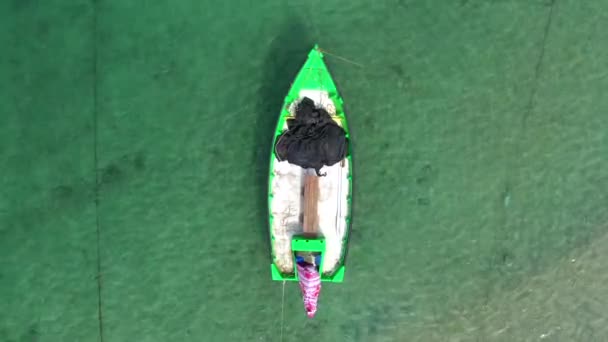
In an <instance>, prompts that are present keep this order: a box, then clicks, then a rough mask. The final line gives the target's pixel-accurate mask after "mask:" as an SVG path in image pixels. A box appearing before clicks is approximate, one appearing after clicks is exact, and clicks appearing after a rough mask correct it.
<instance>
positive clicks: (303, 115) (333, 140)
mask: <svg viewBox="0 0 608 342" xmlns="http://www.w3.org/2000/svg"><path fill="white" fill-rule="evenodd" d="M347 149H348V138H347V137H346V131H344V129H343V128H342V127H340V126H339V125H338V124H337V123H336V122H335V121H334V120H332V118H331V116H330V115H329V113H327V111H326V110H325V109H323V108H316V107H315V103H314V101H313V100H311V99H309V98H307V97H305V98H303V99H302V101H300V103H299V104H298V105H297V107H296V113H295V118H293V119H288V120H287V130H286V131H285V132H283V133H282V134H281V135H280V136H279V138H278V139H277V143H276V145H275V154H276V156H277V158H278V159H279V160H280V161H283V160H287V161H288V162H289V163H290V164H295V165H298V166H300V167H302V168H305V169H309V168H312V169H315V171H316V173H317V176H325V174H321V173H320V170H321V168H323V166H332V165H334V164H336V163H337V162H339V161H341V160H342V159H344V158H345V157H346V153H347Z"/></svg>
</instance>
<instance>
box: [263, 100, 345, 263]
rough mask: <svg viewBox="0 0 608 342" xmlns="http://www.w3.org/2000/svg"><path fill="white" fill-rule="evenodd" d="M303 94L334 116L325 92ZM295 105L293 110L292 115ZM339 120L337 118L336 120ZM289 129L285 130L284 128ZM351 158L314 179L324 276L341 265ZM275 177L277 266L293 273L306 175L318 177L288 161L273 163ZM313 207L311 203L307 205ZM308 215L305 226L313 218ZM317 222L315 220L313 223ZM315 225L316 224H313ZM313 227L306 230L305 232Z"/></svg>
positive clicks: (303, 203) (272, 207)
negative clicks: (293, 251)
mask: <svg viewBox="0 0 608 342" xmlns="http://www.w3.org/2000/svg"><path fill="white" fill-rule="evenodd" d="M300 95H301V96H302V97H303V96H306V97H308V98H311V99H312V100H314V101H315V103H317V104H318V105H319V104H320V105H323V106H324V107H325V108H326V110H327V111H328V112H330V114H333V115H332V116H335V107H334V106H333V103H332V102H331V100H330V99H329V98H328V97H327V94H326V93H323V92H312V91H302V92H301V93H300ZM293 108H294V107H293V106H292V107H291V110H292V112H293ZM335 118H336V119H337V120H336V121H339V119H338V117H335ZM285 128H286V127H285ZM348 162H349V161H348V159H344V160H343V161H342V162H340V163H337V164H335V165H333V166H325V167H323V168H322V169H321V173H327V174H326V176H324V177H315V178H317V181H318V193H317V194H316V196H314V197H315V198H316V199H317V201H316V207H317V210H316V212H317V213H318V216H317V217H316V219H317V222H318V225H317V226H318V232H319V233H320V234H321V235H323V236H324V237H325V241H326V251H325V258H324V263H323V273H331V272H333V271H334V270H335V269H336V267H337V266H338V264H339V261H340V257H341V255H342V248H343V239H344V236H345V234H346V228H347V227H346V218H347V215H348V206H347V205H348V204H347V201H348V190H349V179H348V170H349V165H348ZM272 172H273V173H274V177H273V178H272V184H271V186H272V189H271V191H272V195H273V200H272V204H271V213H272V215H273V217H274V220H273V223H272V230H273V235H274V238H275V240H274V248H275V256H276V258H277V260H276V265H277V267H278V268H279V269H280V270H281V272H284V273H292V272H293V271H294V264H293V257H292V254H291V238H292V237H293V235H295V234H302V233H304V232H305V231H304V226H305V222H304V221H305V216H304V207H305V196H304V194H305V192H306V190H305V184H306V181H305V179H306V177H307V176H313V177H314V176H315V175H316V173H315V171H314V170H312V169H303V168H301V167H300V166H297V165H293V164H290V163H288V162H287V161H281V162H280V161H278V160H274V163H273V170H272ZM308 205H309V206H310V204H308ZM309 215H310V214H308V215H307V219H306V223H307V224H306V226H309V224H308V220H309V219H310V217H311V216H309ZM312 215H314V214H312ZM312 221H313V222H314V220H312ZM313 224H316V223H313ZM309 229H313V228H309V227H308V228H306V230H309Z"/></svg>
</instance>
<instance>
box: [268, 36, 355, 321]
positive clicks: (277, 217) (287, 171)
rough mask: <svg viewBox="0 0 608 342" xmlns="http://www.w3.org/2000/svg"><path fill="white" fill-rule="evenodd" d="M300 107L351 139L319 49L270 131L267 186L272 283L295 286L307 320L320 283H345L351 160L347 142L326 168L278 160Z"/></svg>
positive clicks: (301, 72)
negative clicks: (317, 114) (317, 113)
mask: <svg viewBox="0 0 608 342" xmlns="http://www.w3.org/2000/svg"><path fill="white" fill-rule="evenodd" d="M305 103H308V104H312V103H314V105H313V106H314V107H315V109H314V110H320V111H321V112H322V113H326V114H328V116H327V117H328V118H331V121H332V122H331V123H332V124H333V128H336V127H339V128H340V130H342V131H343V133H344V138H345V139H346V141H349V140H350V134H349V130H348V125H347V120H346V116H345V112H344V107H343V100H342V98H341V96H340V94H339V93H338V90H337V87H336V84H335V82H334V80H333V78H332V76H331V74H330V72H329V69H328V68H327V65H326V63H325V61H324V51H323V50H321V49H320V48H319V47H318V45H315V46H314V47H313V48H312V49H311V50H310V52H309V53H308V57H307V59H306V61H305V62H304V64H303V66H302V67H301V69H300V70H299V72H298V73H297V75H296V77H295V79H294V80H293V82H292V84H291V87H290V89H289V91H288V93H287V95H286V96H285V98H284V102H283V106H282V108H281V111H280V115H279V117H278V122H277V126H276V130H275V131H274V138H273V148H272V151H271V158H270V173H269V183H268V209H269V212H268V214H269V228H270V243H271V255H272V262H271V276H272V280H275V281H284V282H286V281H297V282H299V283H300V287H301V288H302V291H303V296H304V302H305V305H306V308H307V313H308V316H309V317H312V316H314V312H315V311H316V297H315V296H317V297H318V293H319V290H320V285H321V282H333V283H340V282H343V281H344V275H345V258H346V254H347V247H348V236H349V230H350V226H351V199H352V155H351V147H350V144H348V143H347V144H345V145H344V146H342V147H341V148H342V149H343V151H340V153H341V154H340V156H339V157H338V158H336V159H334V160H333V161H332V163H331V165H327V164H325V165H321V166H320V167H317V168H316V170H315V168H311V167H303V166H302V165H298V164H297V163H293V162H290V160H285V159H284V158H281V154H280V153H279V151H278V150H277V146H278V144H280V143H281V141H280V140H281V138H282V137H283V136H285V135H286V132H287V131H289V130H290V120H294V119H295V118H296V115H297V110H298V108H299V106H300V105H302V104H305ZM322 115H325V114H322ZM332 141H333V140H332ZM326 145H327V144H326ZM330 147H331V146H330ZM336 148H338V147H336ZM302 266H311V267H309V268H306V267H302ZM315 270H316V274H315ZM311 284H312V285H311ZM307 300H308V302H307ZM311 301H312V302H314V303H311ZM309 306H314V308H313V307H309Z"/></svg>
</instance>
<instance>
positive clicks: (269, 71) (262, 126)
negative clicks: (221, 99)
mask: <svg viewBox="0 0 608 342" xmlns="http://www.w3.org/2000/svg"><path fill="white" fill-rule="evenodd" d="M313 44H314V41H313V39H312V37H311V36H310V35H309V33H308V30H307V28H306V26H305V25H304V23H303V22H302V21H301V20H300V19H299V18H298V17H296V16H290V17H289V18H287V20H286V21H285V23H284V25H283V27H282V28H281V30H280V31H279V32H278V35H277V36H276V37H275V38H274V39H273V41H272V43H271V45H270V47H269V48H268V53H267V55H266V59H265V61H264V63H263V65H264V78H263V79H262V84H261V86H260V90H259V93H258V102H257V105H256V116H255V122H254V130H255V132H256V135H255V136H256V140H255V149H256V153H255V160H254V162H253V163H252V165H253V166H254V167H255V181H256V196H257V198H256V202H257V203H258V205H259V207H258V213H260V215H259V218H258V224H257V225H256V227H259V232H260V234H261V235H262V236H263V239H264V241H266V242H267V243H268V245H267V247H268V248H270V243H269V241H268V230H269V227H268V201H267V191H268V172H269V163H270V160H269V158H270V151H271V146H272V138H273V136H272V134H273V131H274V129H275V127H276V123H277V120H278V118H279V114H280V110H281V105H282V103H283V99H284V98H285V95H287V92H288V90H289V87H290V85H291V81H292V80H293V79H294V77H295V75H296V74H297V73H298V70H299V69H300V67H301V66H302V63H303V62H304V59H305V58H306V54H307V53H308V51H310V49H311V47H312V46H313ZM268 250H270V249H268Z"/></svg>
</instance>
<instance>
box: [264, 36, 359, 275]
mask: <svg viewBox="0 0 608 342" xmlns="http://www.w3.org/2000/svg"><path fill="white" fill-rule="evenodd" d="M307 94H322V95H323V96H324V98H325V99H329V100H331V101H328V103H331V104H332V105H333V106H332V107H331V109H332V111H331V112H330V114H332V118H333V119H334V120H335V121H336V122H337V123H338V124H339V125H340V126H342V128H343V129H344V130H345V131H346V136H347V138H349V140H350V131H349V128H348V123H347V120H346V115H345V111H344V106H343V100H342V97H341V96H340V94H339V92H338V89H337V87H336V84H335V82H334V80H333V78H332V76H331V74H330V72H329V69H328V67H327V65H326V64H325V61H324V55H323V52H322V51H321V50H320V49H319V48H318V46H317V45H315V46H314V47H313V49H312V50H311V51H310V52H309V54H308V58H307V59H306V61H305V62H304V64H303V66H302V67H301V69H300V70H299V72H298V74H297V75H296V77H295V79H294V81H293V82H292V84H291V87H290V89H289V91H288V93H287V95H286V96H285V98H284V101H283V106H282V108H281V112H280V115H279V118H278V122H277V125H276V129H275V131H274V137H273V144H272V150H271V157H270V173H269V182H268V208H269V211H268V214H269V228H270V231H269V233H270V244H271V255H272V263H271V276H272V279H273V280H276V281H297V280H298V274H297V268H295V267H293V270H292V269H291V268H290V267H286V266H284V264H285V253H284V252H283V254H282V257H279V255H278V244H279V241H282V242H281V243H283V244H285V240H286V238H285V236H278V234H279V233H277V232H278V231H282V230H281V229H277V227H278V223H277V222H278V221H277V217H275V215H274V214H273V211H272V208H273V204H275V205H278V204H277V203H274V201H279V200H280V199H279V198H277V196H275V193H273V191H275V190H276V189H275V186H277V185H276V182H273V181H274V180H275V179H274V178H275V176H277V174H276V173H275V164H276V163H279V161H278V159H277V157H276V154H275V150H274V146H275V144H276V141H277V138H278V137H279V136H280V135H281V134H282V133H283V132H284V131H285V130H286V120H287V119H288V118H289V117H290V116H292V112H291V111H290V107H291V106H293V104H294V103H295V102H297V101H299V100H300V99H301V98H302V97H303V96H308V95H307ZM350 146H351V144H348V147H347V153H346V157H345V160H343V161H342V163H341V165H342V169H341V170H340V171H339V172H340V179H339V183H340V184H339V186H340V189H341V190H340V191H341V192H340V193H339V198H338V201H339V202H340V203H339V204H337V208H346V210H345V212H343V211H342V210H341V209H338V210H339V215H338V216H336V217H337V219H336V222H338V221H339V224H340V227H341V229H343V230H340V231H341V233H340V234H339V236H338V237H335V236H333V235H332V236H328V237H325V236H323V235H321V236H319V237H318V238H310V237H304V236H302V235H300V234H293V236H289V239H288V240H289V244H290V246H289V248H290V251H291V253H290V254H291V258H292V259H291V261H292V262H293V263H294V264H295V251H311V252H319V253H320V254H321V269H322V270H323V262H325V259H326V258H325V255H326V252H328V251H329V248H330V247H328V246H334V249H335V246H337V245H338V244H339V248H340V250H339V257H337V253H336V251H334V252H333V253H331V254H332V258H333V259H331V260H334V261H333V263H332V265H334V264H335V266H332V267H331V269H330V270H325V271H323V272H321V281H324V282H342V281H343V280H344V274H345V259H346V254H347V250H348V237H349V232H350V229H351V211H352V204H351V203H352V154H351V147H350ZM283 163H285V162H283ZM275 221H277V222H275ZM336 224H338V223H336ZM273 227H274V228H273ZM279 228H280V227H279ZM331 239H333V240H334V241H333V242H332V241H330V240H331ZM284 249H285V246H283V251H284ZM281 258H282V259H281ZM336 258H337V262H335V260H336ZM328 260H329V259H328ZM280 261H282V263H281V262H280ZM328 267H329V266H328ZM287 268H289V269H287Z"/></svg>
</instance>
